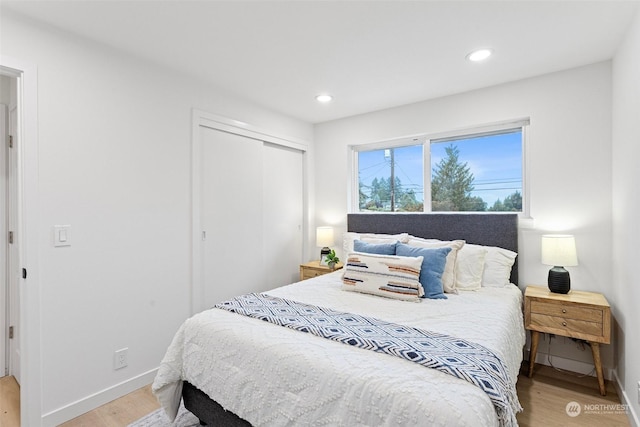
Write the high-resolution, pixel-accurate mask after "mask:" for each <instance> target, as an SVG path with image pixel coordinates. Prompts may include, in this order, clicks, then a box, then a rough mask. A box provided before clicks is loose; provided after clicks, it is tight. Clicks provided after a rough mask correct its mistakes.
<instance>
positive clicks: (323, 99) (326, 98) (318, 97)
mask: <svg viewBox="0 0 640 427" xmlns="http://www.w3.org/2000/svg"><path fill="white" fill-rule="evenodd" d="M332 100H333V96H331V95H327V94H321V95H316V101H318V102H322V103H323V104H325V103H327V102H331V101H332Z"/></svg>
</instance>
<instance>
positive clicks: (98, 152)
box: [0, 11, 313, 425]
mask: <svg viewBox="0 0 640 427" xmlns="http://www.w3.org/2000/svg"><path fill="white" fill-rule="evenodd" d="M3 12H4V11H3ZM1 28H2V33H1V35H0V36H1V39H2V53H3V55H7V56H9V57H12V58H17V59H20V60H22V61H25V62H28V63H31V64H33V65H35V66H37V69H38V109H39V129H38V130H39V171H38V172H39V176H40V181H39V195H40V206H41V212H40V213H39V219H40V222H39V236H40V242H39V261H40V274H39V277H40V278H41V279H40V287H41V289H42V292H41V300H40V304H41V322H42V326H41V345H42V353H41V360H42V405H43V408H42V413H43V414H48V415H46V416H45V425H51V424H57V423H59V422H61V421H64V420H65V419H68V418H69V417H70V416H73V415H77V414H75V412H77V410H79V409H80V408H82V407H83V406H86V405H87V404H89V405H91V404H93V403H94V402H97V401H98V400H99V399H97V400H96V399H95V396H93V397H92V395H94V394H96V393H97V394H98V395H100V393H102V392H104V391H105V390H108V389H109V388H111V387H116V390H115V393H118V387H119V384H121V383H124V382H126V381H129V380H131V379H132V378H135V377H137V376H140V375H143V374H144V373H146V372H149V371H151V370H153V369H154V368H156V367H157V366H158V364H159V362H160V359H161V358H162V356H163V355H164V351H165V349H166V347H167V345H168V344H169V342H170V340H171V338H172V336H173V334H174V332H175V331H176V329H177V328H178V326H179V325H180V323H181V322H182V321H183V320H184V319H185V318H186V317H187V316H188V315H189V314H190V313H189V304H190V294H189V286H190V265H191V259H190V249H191V243H190V224H191V199H190V191H191V183H190V177H191V166H190V162H191V157H190V156H191V151H190V150H191V148H190V144H191V110H192V108H198V109H201V110H204V111H209V112H212V113H215V114H218V115H221V116H225V117H229V118H233V119H238V120H242V121H244V122H247V123H250V124H252V125H255V126H258V127H260V128H262V129H268V130H271V131H272V132H273V133H275V134H280V135H286V136H291V137H294V138H299V139H302V140H307V141H311V139H312V136H313V135H312V127H311V126H310V125H309V124H306V123H303V122H300V121H297V120H294V119H291V118H288V117H284V116H282V115H279V114H276V113H274V112H271V111H268V110H266V109H264V108H261V107H259V106H256V105H252V104H251V103H249V102H247V101H244V100H242V99H237V98H234V97H233V96H230V95H229V94H227V93H225V91H223V90H221V89H219V88H218V89H216V88H207V87H206V86H204V85H203V84H202V83H199V82H194V81H191V80H190V79H189V78H186V77H184V76H182V75H180V74H177V73H173V72H170V71H166V70H160V69H158V68H156V67H155V66H154V65H153V64H149V63H145V62H143V61H141V60H138V59H136V58H132V57H128V56H125V55H123V54H120V53H118V52H116V51H113V50H111V49H110V48H107V47H104V46H100V45H97V44H94V43H91V42H88V41H83V40H81V39H78V38H75V37H71V36H68V35H67V34H65V33H63V32H60V31H57V30H55V29H51V28H46V27H38V26H34V25H32V24H31V23H30V22H28V21H23V20H22V19H21V18H19V17H17V16H14V15H11V14H10V13H3V16H2V22H1ZM56 224H70V225H71V227H72V245H71V246H70V247H65V248H54V247H53V241H52V238H53V232H52V227H53V225H56ZM123 347H128V348H129V366H128V367H127V368H125V369H122V370H118V371H114V369H113V357H114V351H115V350H117V349H120V348H123ZM111 392H113V390H112V391H111ZM92 399H93V400H92ZM89 409H90V408H89Z"/></svg>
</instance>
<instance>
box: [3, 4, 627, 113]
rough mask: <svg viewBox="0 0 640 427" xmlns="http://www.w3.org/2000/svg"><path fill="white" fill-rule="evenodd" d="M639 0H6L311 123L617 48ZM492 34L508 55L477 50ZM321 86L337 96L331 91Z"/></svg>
mask: <svg viewBox="0 0 640 427" xmlns="http://www.w3.org/2000/svg"><path fill="white" fill-rule="evenodd" d="M638 4H639V2H638V0H635V1H571V0H564V1H541V0H538V1H493V2H490V1H482V0H475V1H398V0H396V1H304V0H298V1H267V0H263V1H252V2H248V1H213V0H208V1H207V0H201V1H177V0H174V1H153V0H138V1H126V0H125V1H122V0H102V1H100V0H90V1H87V0H85V1H78V0H72V1H55V0H50V1H5V0H1V2H0V7H2V8H3V9H5V10H11V11H13V12H14V13H19V14H22V15H26V16H28V17H30V18H33V19H36V20H39V21H44V22H45V23H48V24H50V25H53V26H56V27H60V28H63V29H65V30H67V31H70V32H72V33H76V34H78V35H81V36H85V37H88V38H91V39H94V40H97V41H99V42H101V43H104V44H106V45H109V46H112V47H115V48H118V49H121V50H123V51H127V52H129V53H131V54H134V55H137V56H139V57H143V58H147V59H149V60H151V61H153V62H155V63H157V64H160V65H162V66H166V67H171V68H174V69H180V70H182V71H183V72H185V73H188V74H189V75H191V76H192V77H194V78H198V79H201V80H204V81H208V82H210V83H211V84H213V85H214V86H216V87H222V88H224V89H225V90H227V91H230V92H232V93H235V94H237V95H239V96H241V97H243V98H246V99H249V100H252V101H254V102H256V103H258V104H260V105H263V106H266V107H268V108H271V109H273V110H276V111H279V112H281V113H284V114H287V115H289V116H292V117H296V118H299V119H301V120H304V121H307V122H310V123H319V122H323V121H328V120H333V119H337V118H342V117H347V116H351V115H356V114H361V113H366V112H370V111H375V110H380V109H384V108H389V107H394V106H398V105H404V104H408V103H412V102H417V101H422V100H425V99H430V98H435V97H440V96H445V95H450V94H453V93H459V92H464V91H468V90H472V89H477V88H481V87H486V86H491V85H496V84H500V83H503V82H508V81H514V80H519V79H522V78H527V77H532V76H536V75H540V74H545V73H549V72H554V71H559V70H564V69H568V68H573V67H577V66H581V65H586V64H590V63H594V62H598V61H603V60H607V59H610V58H612V57H613V55H614V54H615V51H616V48H617V46H618V45H619V43H620V42H621V40H622V39H623V36H624V32H625V30H626V28H627V26H628V24H629V22H630V20H631V18H632V17H633V13H634V10H635V9H636V7H637V5H638ZM478 47H490V48H492V49H494V51H495V54H494V55H493V56H492V57H491V58H490V59H489V60H487V61H485V62H484V63H480V64H475V63H470V62H468V61H466V60H465V56H466V55H467V53H469V52H470V51H472V50H473V49H475V48H478ZM321 92H327V93H330V94H332V95H334V97H335V99H334V101H333V102H331V103H330V104H327V105H320V104H318V103H317V102H316V101H315V99H314V96H315V95H316V94H318V93H321Z"/></svg>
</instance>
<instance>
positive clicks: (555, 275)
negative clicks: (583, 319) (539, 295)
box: [547, 266, 571, 294]
mask: <svg viewBox="0 0 640 427" xmlns="http://www.w3.org/2000/svg"><path fill="white" fill-rule="evenodd" d="M547 283H548V285H549V290H550V291H551V292H554V293H556V294H568V293H569V291H570V290H571V278H570V277H569V272H568V271H567V270H565V268H564V267H558V266H555V267H553V268H552V269H551V270H549V277H548V279H547Z"/></svg>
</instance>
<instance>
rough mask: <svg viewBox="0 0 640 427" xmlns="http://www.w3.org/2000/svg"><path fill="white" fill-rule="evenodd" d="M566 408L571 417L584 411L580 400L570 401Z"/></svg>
mask: <svg viewBox="0 0 640 427" xmlns="http://www.w3.org/2000/svg"><path fill="white" fill-rule="evenodd" d="M564 410H565V411H566V412H567V415H569V416H570V417H577V416H578V415H580V412H582V406H580V404H579V403H578V402H569V403H567V406H566V407H565V408H564Z"/></svg>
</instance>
